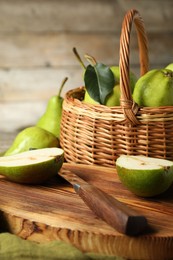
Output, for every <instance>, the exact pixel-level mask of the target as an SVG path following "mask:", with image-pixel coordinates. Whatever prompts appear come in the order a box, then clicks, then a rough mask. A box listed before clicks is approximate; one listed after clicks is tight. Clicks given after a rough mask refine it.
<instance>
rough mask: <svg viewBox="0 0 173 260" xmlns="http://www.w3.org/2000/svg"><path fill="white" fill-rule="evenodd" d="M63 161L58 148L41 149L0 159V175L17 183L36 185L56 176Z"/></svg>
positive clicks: (61, 152) (61, 151) (61, 153)
mask: <svg viewBox="0 0 173 260" xmlns="http://www.w3.org/2000/svg"><path fill="white" fill-rule="evenodd" d="M63 161H64V151H63V150H62V149H60V148H43V149H38V150H31V151H26V152H22V153H20V154H15V155H10V156H6V157H0V175H3V176H5V177H6V178H7V179H8V180H10V181H13V182H18V183H26V184H38V183H42V182H45V181H47V180H49V179H50V178H52V177H53V176H55V175H57V173H58V171H59V170H60V168H61V166H62V164H63Z"/></svg>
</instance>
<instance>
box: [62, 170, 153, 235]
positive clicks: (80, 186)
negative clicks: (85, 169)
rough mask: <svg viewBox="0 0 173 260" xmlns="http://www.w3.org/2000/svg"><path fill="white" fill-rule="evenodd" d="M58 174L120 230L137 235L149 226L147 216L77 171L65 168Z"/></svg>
mask: <svg viewBox="0 0 173 260" xmlns="http://www.w3.org/2000/svg"><path fill="white" fill-rule="evenodd" d="M58 174H59V175H60V176H61V177H62V178H64V179H65V180H66V181H68V182H69V183H70V184H71V185H72V186H73V188H74V190H75V192H76V193H77V194H78V195H79V196H80V197H81V199H82V200H83V201H84V202H85V204H86V205H87V206H88V207H89V208H90V209H91V210H92V211H93V212H94V213H95V214H96V215H97V217H99V218H101V219H102V220H104V221H105V222H106V223H107V224H109V225H110V226H111V227H113V228H114V229H116V230H117V231H118V232H120V233H122V234H125V235H129V236H136V235H140V234H141V233H143V232H144V231H145V229H146V228H147V227H148V222H147V219H146V217H145V216H143V215H140V214H139V213H138V212H136V211H135V210H133V209H131V208H129V207H128V206H127V205H126V204H125V203H122V202H120V201H119V200H117V199H115V198H114V197H113V196H111V195H109V194H107V193H106V192H104V191H103V190H101V189H99V188H97V187H95V186H93V185H91V184H90V183H88V182H86V181H84V180H83V179H81V178H80V177H79V176H78V175H76V173H74V172H72V171H70V170H69V169H64V170H61V171H60V172H59V173H58Z"/></svg>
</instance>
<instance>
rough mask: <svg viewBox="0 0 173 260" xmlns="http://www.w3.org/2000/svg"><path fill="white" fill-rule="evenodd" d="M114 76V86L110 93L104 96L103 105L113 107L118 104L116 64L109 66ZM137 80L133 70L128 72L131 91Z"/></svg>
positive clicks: (118, 89)
mask: <svg viewBox="0 0 173 260" xmlns="http://www.w3.org/2000/svg"><path fill="white" fill-rule="evenodd" d="M110 69H111V70H112V72H113V74H114V77H115V86H114V88H113V91H112V93H110V94H109V95H108V96H107V98H106V103H105V105H106V106H108V107H114V106H119V105H120V84H119V83H120V70H119V67H118V66H112V67H110ZM136 82H137V77H136V76H135V74H134V73H133V72H130V88H131V92H132V93H133V90H134V87H135V84H136Z"/></svg>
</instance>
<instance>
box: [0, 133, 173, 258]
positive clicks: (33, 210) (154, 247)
mask: <svg viewBox="0 0 173 260" xmlns="http://www.w3.org/2000/svg"><path fill="white" fill-rule="evenodd" d="M14 136H15V133H14V134H10V133H9V134H8V133H7V134H5V133H3V134H1V141H0V147H1V151H4V150H6V149H7V148H8V146H9V144H10V143H11V142H12V140H13V138H14ZM75 167H77V168H78V169H79V171H80V176H81V177H82V178H83V179H84V180H85V181H87V182H89V183H91V184H93V185H94V186H96V187H98V188H100V189H102V190H104V191H105V192H107V193H108V194H110V195H112V196H113V197H115V198H117V199H118V200H120V201H121V202H123V203H125V204H127V205H128V206H129V207H131V208H132V209H136V210H137V211H139V212H140V213H141V214H143V215H144V216H146V217H147V219H148V221H149V226H150V228H151V230H149V232H147V233H144V234H142V235H140V236H138V237H129V236H125V235H123V234H120V233H119V232H118V231H116V230H115V229H113V228H112V227H110V226H109V225H108V224H106V223H105V222H104V221H102V220H101V219H99V218H97V217H96V215H95V214H94V213H93V212H92V211H91V210H90V209H89V208H88V207H87V206H86V205H85V204H84V202H83V201H82V199H81V198H80V197H79V196H78V195H77V194H76V193H75V191H74V190H73V188H72V187H71V185H69V184H68V183H67V182H65V183H61V182H59V179H58V178H57V177H58V176H57V177H56V179H52V180H50V182H48V183H45V185H39V186H32V185H31V186H30V185H20V184H17V183H12V182H9V181H7V180H5V179H4V178H3V177H2V178H0V182H1V189H0V211H1V216H0V217H1V218H2V219H1V223H4V222H5V223H6V224H7V227H8V231H9V232H11V233H13V234H16V235H18V236H20V237H22V238H23V239H27V240H32V241H37V242H40V243H41V242H46V241H51V240H57V239H58V240H59V239H60V240H63V241H66V242H68V243H71V244H73V245H74V246H76V247H78V248H79V249H80V250H83V251H85V252H97V253H104V254H107V255H111V254H113V255H117V256H121V257H125V258H128V259H133V260H134V259H138V260H142V259H145V260H170V259H173V250H172V249H173V222H172V213H173V207H172V205H173V192H172V188H171V189H170V191H169V192H168V193H166V195H165V194H164V196H160V197H157V198H152V199H143V198H139V197H137V196H135V195H133V194H132V193H131V192H129V191H128V190H127V189H126V188H125V187H124V186H123V185H122V184H121V183H120V181H119V179H118V177H117V174H116V170H115V169H114V168H108V167H100V169H98V168H97V170H96V171H95V170H94V171H93V170H91V168H93V166H88V165H87V166H86V165H85V167H83V166H82V165H75ZM80 167H83V168H82V170H81V168H80ZM66 168H67V164H64V165H63V167H62V169H61V170H65V169H66ZM70 169H71V170H72V165H71V164H70ZM3 220H4V221H3Z"/></svg>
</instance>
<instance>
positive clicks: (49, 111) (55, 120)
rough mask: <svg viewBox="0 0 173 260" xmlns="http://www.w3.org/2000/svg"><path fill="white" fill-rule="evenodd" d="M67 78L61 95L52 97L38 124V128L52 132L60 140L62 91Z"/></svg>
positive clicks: (61, 87)
mask: <svg viewBox="0 0 173 260" xmlns="http://www.w3.org/2000/svg"><path fill="white" fill-rule="evenodd" d="M66 81H67V78H65V79H64V80H63V82H62V84H61V86H60V89H59V93H58V95H56V96H52V97H51V98H50V99H49V101H48V104H47V107H46V111H45V113H44V114H43V115H42V116H41V118H40V119H39V120H38V122H37V124H36V125H37V126H39V127H41V128H43V129H45V130H47V131H49V132H51V133H52V134H54V135H55V136H56V137H58V138H60V125H61V115H62V103H63V98H62V97H61V91H62V89H63V87H64V84H65V82H66Z"/></svg>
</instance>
